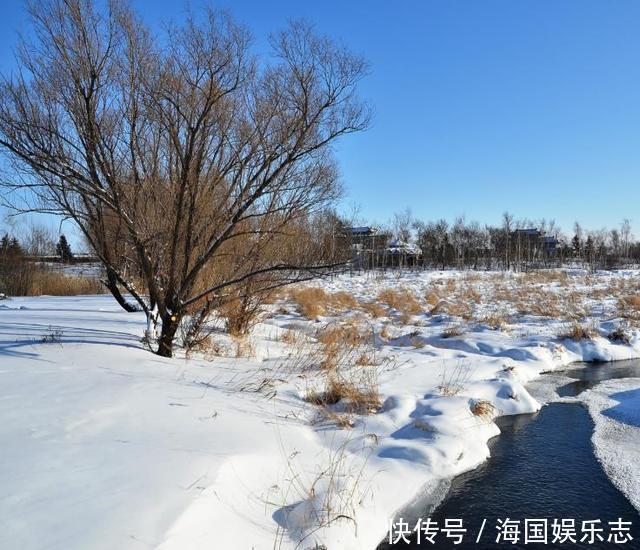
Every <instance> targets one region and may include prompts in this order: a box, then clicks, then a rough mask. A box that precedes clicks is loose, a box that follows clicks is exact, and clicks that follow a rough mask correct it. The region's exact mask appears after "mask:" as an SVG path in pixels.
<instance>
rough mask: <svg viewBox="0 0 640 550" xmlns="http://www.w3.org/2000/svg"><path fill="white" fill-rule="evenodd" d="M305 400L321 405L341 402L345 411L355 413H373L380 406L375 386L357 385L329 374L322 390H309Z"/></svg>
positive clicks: (325, 405)
mask: <svg viewBox="0 0 640 550" xmlns="http://www.w3.org/2000/svg"><path fill="white" fill-rule="evenodd" d="M306 400H307V401H308V402H309V403H313V404H314V405H319V406H322V407H328V406H330V405H336V404H337V403H341V404H342V405H344V410H345V411H347V412H350V413H355V414H367V413H374V412H377V411H378V409H379V408H380V406H381V399H380V394H379V393H378V389H377V387H373V386H358V385H356V384H354V383H353V382H351V381H348V380H345V379H344V378H342V377H337V376H329V377H328V378H327V384H326V387H325V389H324V391H321V392H311V393H310V394H308V395H307V397H306Z"/></svg>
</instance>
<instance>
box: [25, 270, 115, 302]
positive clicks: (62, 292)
mask: <svg viewBox="0 0 640 550" xmlns="http://www.w3.org/2000/svg"><path fill="white" fill-rule="evenodd" d="M104 292H105V288H104V286H103V285H102V283H101V282H100V281H99V280H98V279H93V278H90V277H75V276H68V275H63V274H62V273H58V272H55V271H47V270H36V271H35V272H34V273H33V275H32V279H31V283H30V285H29V290H28V294H27V296H45V295H46V296H78V295H82V294H103V293H104Z"/></svg>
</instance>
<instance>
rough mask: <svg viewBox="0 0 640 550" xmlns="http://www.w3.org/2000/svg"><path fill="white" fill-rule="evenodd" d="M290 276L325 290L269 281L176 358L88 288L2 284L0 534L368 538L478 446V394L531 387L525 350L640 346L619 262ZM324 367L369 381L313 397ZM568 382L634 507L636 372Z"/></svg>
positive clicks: (592, 352)
mask: <svg viewBox="0 0 640 550" xmlns="http://www.w3.org/2000/svg"><path fill="white" fill-rule="evenodd" d="M309 286H311V287H314V286H316V287H321V288H322V290H323V292H325V293H328V294H325V295H324V298H327V297H329V298H331V297H332V296H339V297H340V299H332V300H330V302H329V301H327V302H326V303H325V304H324V305H323V304H320V308H319V312H317V315H310V317H311V318H307V317H304V316H303V315H301V313H300V310H301V309H304V307H303V306H304V304H302V305H300V299H299V298H298V300H299V304H298V305H296V302H295V300H293V301H292V300H291V299H290V298H289V297H288V296H286V295H283V296H282V297H281V298H280V299H279V300H278V301H277V302H276V303H274V304H271V305H269V306H268V314H267V315H266V316H265V318H264V319H263V321H262V322H261V323H260V324H258V325H257V326H256V327H255V328H254V330H253V333H252V334H251V336H250V337H249V338H248V340H247V341H237V340H236V341H234V340H233V339H231V338H230V337H229V336H228V335H227V334H225V333H223V332H222V331H218V332H214V333H213V334H212V337H211V341H210V346H209V347H208V348H207V349H204V350H202V352H201V353H195V354H192V355H191V357H190V358H189V359H187V358H185V357H184V354H180V353H179V354H178V357H177V358H174V359H163V358H159V357H157V356H155V355H152V354H151V353H149V351H147V350H146V349H144V347H143V345H142V344H141V342H140V338H141V336H142V333H143V330H144V328H145V320H144V318H143V316H141V315H139V314H130V313H125V312H124V311H122V310H120V309H119V307H118V306H117V304H116V303H115V302H114V301H113V300H112V299H111V298H110V297H108V296H95V297H91V296H85V297H60V298H51V297H38V298H14V299H9V300H3V301H1V302H0V380H1V384H2V393H1V394H0V441H2V452H1V453H0V547H2V548H21V549H36V548H37V549H40V548H48V549H64V550H73V549H105V550H106V549H113V548H119V549H127V548H131V549H136V548H161V549H163V550H173V549H176V550H178V549H179V550H185V549H191V548H193V549H202V548H225V549H235V548H238V549H244V548H256V549H260V548H266V549H270V548H283V549H286V548H296V547H297V548H312V547H314V545H315V544H316V543H318V544H324V545H325V546H326V547H327V548H328V549H330V550H334V549H373V548H375V547H376V545H377V543H378V542H379V541H380V540H381V539H382V538H383V537H384V536H385V534H386V531H387V529H388V525H389V520H390V519H391V518H393V517H395V516H396V515H397V514H401V513H410V508H411V503H412V502H413V501H415V500H416V499H417V498H420V499H421V501H422V502H424V499H425V497H428V496H429V495H431V496H432V498H433V499H436V498H437V497H438V495H441V494H442V491H443V488H446V483H447V480H448V479H450V478H451V477H452V476H454V475H456V474H458V473H461V472H463V471H466V470H468V469H470V468H474V467H475V466H477V465H478V464H480V463H481V462H482V461H484V460H486V459H487V458H488V455H489V453H488V448H487V445H486V443H487V441H488V439H490V438H491V437H493V436H495V435H497V434H498V429H497V427H496V425H495V424H494V423H493V422H492V419H493V418H494V417H495V416H496V415H498V414H500V415H504V414H518V413H527V412H533V411H535V410H537V409H538V408H539V407H540V406H541V404H540V403H541V402H543V401H544V399H543V398H542V397H538V399H537V400H536V399H534V398H533V397H532V395H531V394H530V392H529V391H528V390H527V388H526V387H525V385H526V384H527V383H528V382H530V381H533V380H534V379H536V378H537V377H539V375H540V374H541V373H542V372H543V371H547V370H552V369H557V368H559V367H562V366H563V365H567V364H569V363H571V362H574V361H579V360H597V359H600V360H612V359H625V358H633V357H640V337H639V336H640V334H639V333H638V332H637V330H636V329H635V328H634V327H635V322H636V321H635V318H636V313H635V309H634V308H636V307H638V305H640V300H638V303H636V301H634V299H633V298H634V296H638V293H639V290H640V273H637V272H631V271H628V272H618V273H601V274H597V275H585V274H583V273H579V272H572V273H568V274H567V273H563V274H560V275H557V274H556V275H554V276H539V275H516V274H506V275H504V274H495V273H482V274H473V275H471V276H469V275H465V274H461V273H456V272H427V273H416V274H411V273H407V274H403V275H398V274H395V273H389V274H387V275H371V274H369V275H359V276H356V277H348V276H341V277H338V278H334V279H332V280H328V281H322V283H315V285H314V284H313V283H309ZM389 289H391V290H392V291H398V290H401V291H402V293H400V294H399V295H397V296H394V295H393V292H391V293H386V294H385V292H384V291H385V290H389ZM338 292H341V293H344V294H342V295H336V294H335V293H338ZM324 298H323V299H324ZM394 298H395V299H400V302H399V303H395V302H394V300H393V299H394ZM407 301H410V302H411V303H412V307H410V308H406V307H404V305H403V304H405V303H407ZM390 303H391V304H394V305H395V306H398V307H391V306H389V305H388V304H390ZM327 304H329V305H327ZM372 304H373V305H372ZM416 304H417V306H416ZM374 306H377V307H374ZM622 317H624V319H623V318H622ZM338 329H339V330H338ZM583 329H584V331H585V338H583V339H580V338H579V336H580V335H579V334H578V335H576V331H578V332H579V331H580V330H583ZM340 330H342V331H343V332H340ZM331 331H334V333H333V334H334V335H338V336H339V337H342V338H343V339H347V337H349V338H351V336H353V334H354V331H355V334H356V335H357V338H355V339H354V342H353V343H350V344H345V343H344V342H340V341H338V342H337V343H336V341H335V339H331V338H327V335H328V334H331ZM336 331H337V332H336ZM570 333H571V334H572V335H573V336H574V338H576V339H568V338H564V336H566V335H568V334H570ZM349 335H351V336H349ZM620 335H622V337H621V336H620ZM586 336H588V338H587V337H586ZM607 336H610V338H608V337H607ZM627 339H628V342H627V341H625V340H627ZM238 355H239V356H238ZM329 359H330V360H331V365H330V367H327V365H326V363H327V361H328V360H329ZM336 381H338V382H340V383H341V384H342V385H343V387H344V386H346V387H349V388H352V389H353V388H355V389H359V390H361V391H365V392H368V394H367V395H370V396H371V395H373V394H375V399H370V401H369V402H368V404H367V406H366V407H364V408H363V407H361V406H357V403H356V402H354V401H353V399H357V395H356V397H354V398H353V399H352V401H349V399H348V398H344V399H342V400H341V401H338V402H337V403H335V404H325V405H318V404H314V402H316V403H317V402H322V401H323V399H320V397H322V396H324V398H325V399H324V401H326V402H327V403H331V402H332V401H333V400H330V399H328V394H327V393H325V390H326V389H327V387H326V386H327V384H330V383H335V382H336ZM350 395H351V394H350ZM536 395H537V394H536ZM541 395H542V394H541ZM378 396H379V403H380V406H378V405H377V403H376V404H372V403H373V402H375V401H376V400H377V399H378ZM581 399H582V400H584V401H585V402H586V403H587V405H588V406H589V410H590V412H591V414H592V415H593V417H594V419H595V420H596V431H595V434H594V447H595V450H596V454H597V456H598V457H599V458H600V459H601V460H602V461H603V463H604V465H605V471H606V472H607V473H608V474H609V475H610V476H611V477H612V479H613V480H614V482H615V483H616V484H617V485H618V486H619V487H620V488H621V489H622V490H623V491H624V492H625V493H626V494H627V495H628V496H629V498H630V500H631V502H632V503H633V504H634V505H635V506H636V507H640V484H639V483H638V479H640V472H638V469H640V466H639V464H640V460H638V459H639V458H640V449H639V448H638V446H637V441H638V440H640V438H639V437H638V435H640V434H639V430H640V428H639V426H640V418H639V416H638V415H639V414H640V413H638V409H639V407H640V380H638V379H627V380H620V381H609V382H606V383H602V384H601V385H599V386H597V387H596V388H594V389H593V390H590V391H588V392H585V394H584V395H583V396H581ZM634 441H635V442H636V443H635V445H634V444H632V443H633V442H634ZM300 541H303V542H302V543H301V544H299V543H300Z"/></svg>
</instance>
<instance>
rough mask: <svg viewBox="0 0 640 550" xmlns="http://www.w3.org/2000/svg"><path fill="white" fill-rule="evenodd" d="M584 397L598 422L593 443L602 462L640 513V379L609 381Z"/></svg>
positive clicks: (596, 422)
mask: <svg viewBox="0 0 640 550" xmlns="http://www.w3.org/2000/svg"><path fill="white" fill-rule="evenodd" d="M580 397H581V399H582V401H584V402H585V403H586V405H587V407H588V408H589V412H590V413H591V417H592V418H593V419H594V422H595V430H594V433H593V438H592V441H593V447H594V450H595V453H596V456H597V457H598V460H599V461H600V462H601V464H602V466H603V468H604V471H605V472H606V474H607V475H608V476H609V478H610V479H611V481H613V483H614V485H615V486H616V487H618V489H620V490H621V491H622V492H623V493H624V494H625V496H626V497H627V498H628V499H629V501H630V502H631V504H633V505H634V506H635V507H636V508H637V509H638V510H640V472H638V467H639V465H640V378H626V379H621V380H607V381H605V382H601V383H600V384H598V385H597V386H596V387H595V388H593V389H591V390H589V391H587V392H585V393H584V394H583V395H581V396H580Z"/></svg>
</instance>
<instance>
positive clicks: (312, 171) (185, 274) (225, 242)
mask: <svg viewBox="0 0 640 550" xmlns="http://www.w3.org/2000/svg"><path fill="white" fill-rule="evenodd" d="M29 13H30V17H31V21H32V24H33V27H34V28H33V30H34V32H33V33H32V36H33V38H32V39H30V40H23V41H22V42H21V43H20V45H19V48H18V66H19V68H20V69H19V72H18V73H17V74H16V75H15V76H13V77H6V78H5V79H4V81H3V83H2V90H1V95H0V146H1V147H2V149H3V151H4V152H5V154H6V156H7V158H8V160H9V161H10V162H12V167H13V170H14V176H13V177H12V179H11V180H10V181H7V182H6V186H7V187H9V188H10V190H11V191H12V194H11V202H12V205H13V206H14V207H20V208H23V209H37V210H39V211H45V212H51V213H55V214H60V215H63V216H66V217H68V218H71V219H72V220H73V221H75V223H76V224H77V225H78V227H79V228H80V230H81V231H82V233H83V234H84V236H85V238H86V239H87V241H88V242H89V243H90V244H91V246H92V248H93V249H94V251H95V253H96V254H97V255H98V257H99V258H100V259H101V261H102V262H103V263H104V265H105V268H106V269H107V272H108V273H109V274H110V276H111V277H112V278H113V280H114V282H115V283H117V285H120V286H121V287H123V288H124V289H125V290H126V291H127V292H128V293H129V294H131V296H132V297H133V298H134V299H135V300H136V301H137V303H138V305H139V307H140V308H141V309H143V310H144V311H145V312H146V314H147V316H148V319H149V320H150V321H152V322H155V321H156V320H158V321H159V322H160V324H161V333H160V337H159V345H158V350H157V353H158V354H159V355H164V356H171V354H172V345H173V340H174V337H175V335H176V331H177V329H178V326H179V324H180V322H181V320H182V318H183V317H184V316H185V315H187V314H193V313H195V312H197V311H198V309H199V308H206V307H211V306H210V304H211V303H217V302H219V301H220V300H221V299H223V298H224V296H225V295H227V294H230V295H231V296H232V298H233V299H237V293H234V292H230V289H232V288H233V287H234V286H237V285H240V284H242V283H243V282H245V281H247V280H248V279H253V280H254V281H257V283H256V286H255V287H254V288H252V292H259V291H260V290H262V289H263V288H272V287H273V286H274V285H277V284H283V283H285V282H292V281H295V280H299V279H300V278H303V277H308V276H309V275H310V274H312V273H317V272H321V270H326V269H328V268H330V267H331V266H332V265H334V264H335V261H336V260H335V259H334V258H330V257H327V255H326V254H324V255H323V254H322V253H320V252H321V250H319V249H317V250H316V249H314V247H313V246H311V247H306V248H305V247H304V246H302V244H301V243H303V244H309V243H310V242H311V241H310V240H309V239H308V237H307V236H305V234H304V233H305V232H304V231H302V236H301V237H300V239H296V238H295V233H292V230H294V231H298V230H299V229H300V228H301V227H302V229H304V227H305V226H304V222H305V220H308V216H309V214H310V213H313V212H315V211H317V210H319V209H321V208H324V207H325V206H326V205H328V204H331V203H332V201H334V200H335V199H336V197H337V196H338V195H339V191H340V189H339V185H338V176H337V170H336V166H335V161H334V158H333V155H332V149H331V146H332V144H333V143H334V142H335V140H336V139H338V138H340V137H341V136H344V135H346V134H350V133H353V132H357V131H360V130H363V129H364V128H365V127H366V126H367V124H368V120H369V111H368V109H367V107H366V105H364V104H363V103H362V102H361V101H360V100H359V98H358V97H357V95H356V86H357V84H358V82H359V81H360V79H361V78H362V77H363V75H364V74H365V73H366V65H365V62H364V61H363V60H362V59H361V58H359V57H357V56H354V55H352V54H351V53H349V52H348V51H346V50H345V49H344V48H342V47H339V46H337V45H336V44H335V43H333V42H332V41H331V40H329V39H327V38H324V37H319V36H317V35H316V34H315V33H314V32H313V31H312V29H311V28H310V27H308V26H307V25H304V24H302V23H293V24H291V25H290V26H289V27H288V28H287V29H286V30H285V31H283V32H281V33H280V34H277V35H275V36H274V37H273V39H272V49H273V60H272V61H270V62H269V63H265V62H262V61H260V60H259V59H256V58H254V57H252V56H251V54H250V49H249V46H250V37H249V33H248V32H247V30H246V29H244V28H243V27H241V26H239V25H237V24H236V23H235V22H234V21H233V20H232V19H231V18H230V17H229V16H228V15H225V14H220V13H217V12H214V11H212V10H209V11H207V12H206V13H205V14H204V17H197V18H196V17H189V18H188V19H187V21H186V23H184V25H181V26H173V27H170V28H169V30H168V31H167V33H168V36H167V37H166V40H165V41H164V43H165V44H166V46H163V47H161V45H160V43H159V42H158V41H156V40H155V39H154V38H153V37H152V35H151V33H150V32H149V31H148V29H147V28H146V27H145V25H144V23H143V22H142V21H141V20H140V19H139V18H138V17H137V16H136V15H135V14H134V13H133V12H132V10H131V9H130V8H129V6H128V5H127V4H126V3H124V2H119V1H117V0H115V1H113V2H111V3H110V4H109V7H108V9H106V10H103V11H101V10H98V9H97V8H96V7H95V6H94V4H93V3H92V1H91V0H48V1H45V2H44V3H37V4H36V3H33V4H31V6H30V10H29ZM34 199H37V202H34ZM114 238H117V239H118V242H117V243H115V244H114V242H113V239H114ZM319 240H322V239H321V238H320V239H319ZM279 242H283V243H286V246H277V245H276V243H279ZM311 244H313V243H312V242H311ZM316 248H317V247H316ZM267 249H268V250H270V251H271V253H269V254H263V253H262V252H263V251H265V250H267ZM311 252H318V254H313V255H312V254H311ZM256 257H258V258H259V261H257V262H256V261H245V260H248V259H250V258H256Z"/></svg>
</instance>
